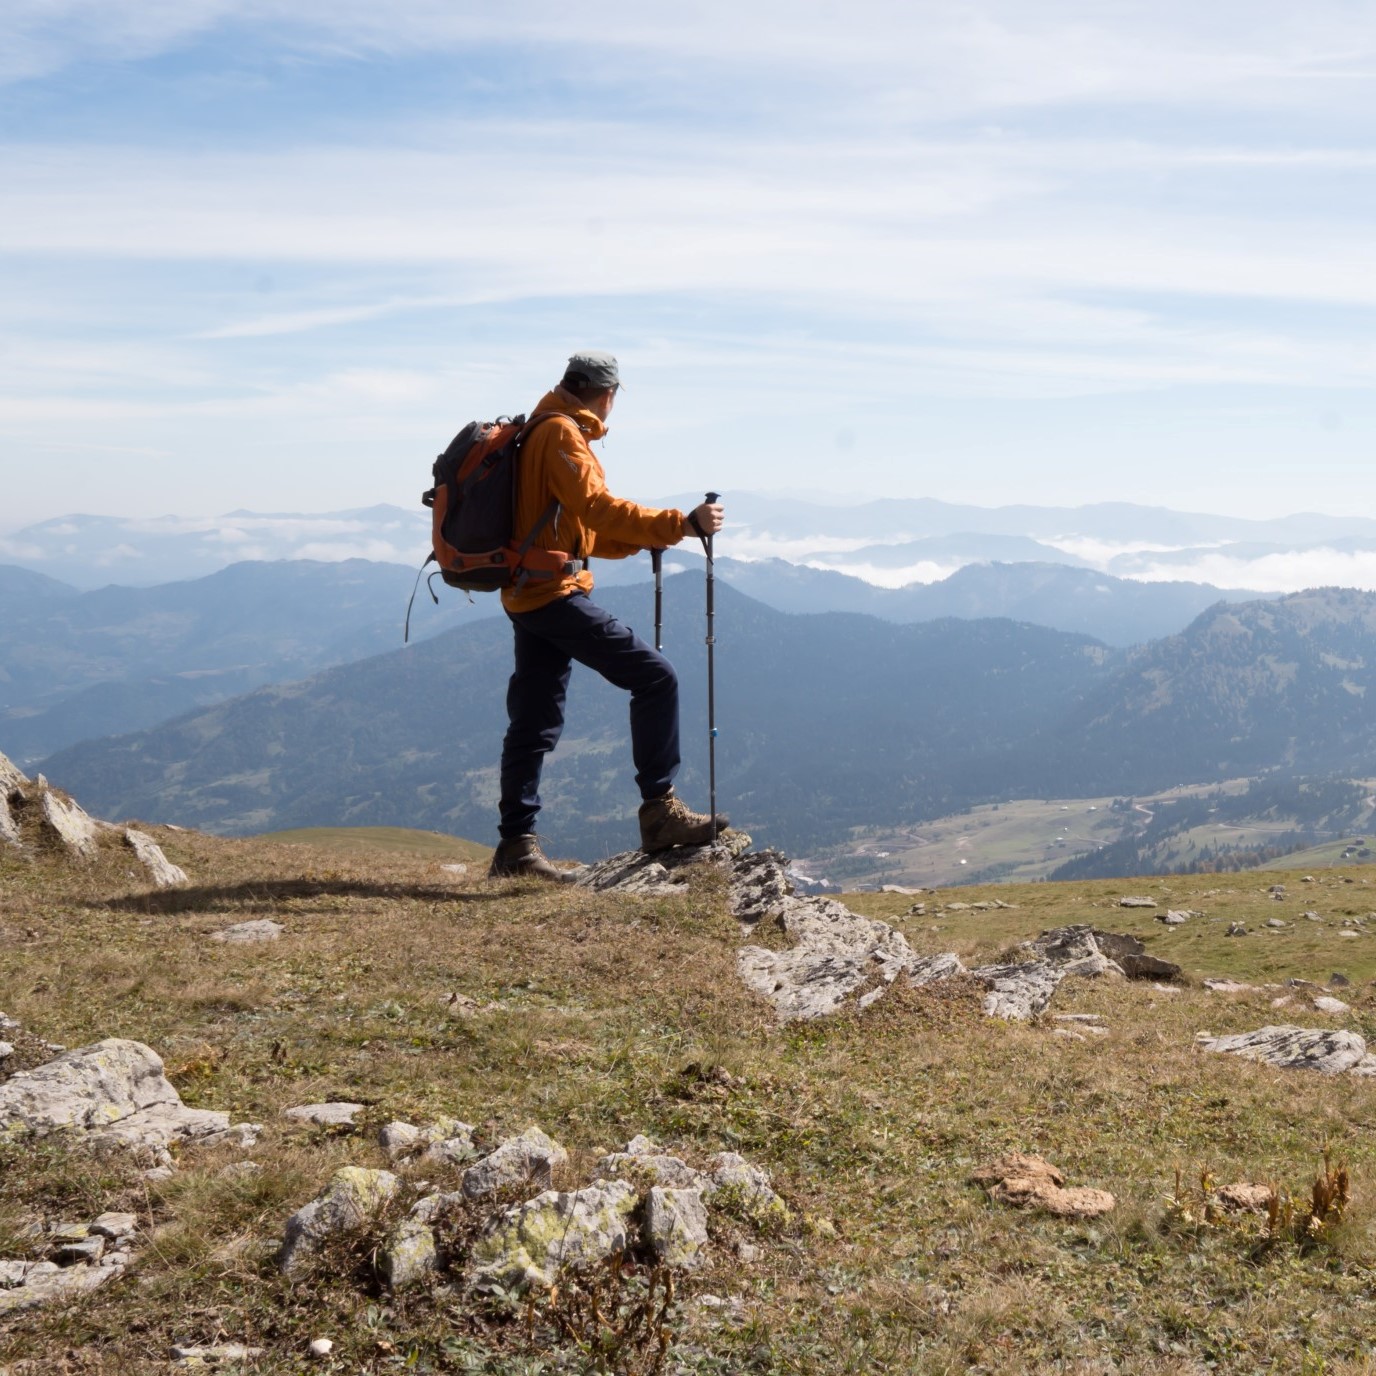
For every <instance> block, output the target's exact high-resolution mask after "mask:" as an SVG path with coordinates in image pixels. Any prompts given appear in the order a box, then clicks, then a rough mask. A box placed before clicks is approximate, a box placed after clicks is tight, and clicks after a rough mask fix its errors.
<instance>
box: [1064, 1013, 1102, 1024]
mask: <svg viewBox="0 0 1376 1376" xmlns="http://www.w3.org/2000/svg"><path fill="white" fill-rule="evenodd" d="M1103 1020H1104V1015H1103V1014H1102V1013H1055V1014H1053V1015H1052V1021H1053V1022H1103Z"/></svg>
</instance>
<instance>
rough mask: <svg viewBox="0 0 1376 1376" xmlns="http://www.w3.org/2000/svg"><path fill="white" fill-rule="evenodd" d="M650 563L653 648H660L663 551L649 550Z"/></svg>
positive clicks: (662, 614) (662, 604)
mask: <svg viewBox="0 0 1376 1376" xmlns="http://www.w3.org/2000/svg"><path fill="white" fill-rule="evenodd" d="M650 565H651V567H652V568H653V569H654V571H655V649H656V650H662V649H663V648H664V646H663V645H662V644H661V643H660V636H661V633H662V632H663V630H664V551H663V550H662V549H652V550H651V551H650Z"/></svg>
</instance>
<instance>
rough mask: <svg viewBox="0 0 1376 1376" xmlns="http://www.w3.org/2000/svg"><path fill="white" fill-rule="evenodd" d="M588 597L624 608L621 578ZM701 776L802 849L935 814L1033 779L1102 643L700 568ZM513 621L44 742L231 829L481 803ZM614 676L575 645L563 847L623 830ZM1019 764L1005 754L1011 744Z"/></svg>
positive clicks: (489, 810) (675, 602) (118, 784)
mask: <svg viewBox="0 0 1376 1376" xmlns="http://www.w3.org/2000/svg"><path fill="white" fill-rule="evenodd" d="M702 594H703V586H702V580H701V578H698V577H694V576H691V575H680V576H678V577H675V578H671V579H669V580H668V586H667V588H666V598H665V602H666V625H665V644H666V648H667V649H668V650H669V652H670V653H671V655H672V656H673V658H674V660H675V663H676V664H677V665H678V666H679V668H680V673H681V677H682V684H683V698H684V714H683V719H684V744H685V760H686V768H685V771H684V774H683V776H682V778H681V785H682V790H683V791H684V793H685V794H686V795H687V796H688V797H690V798H691V799H692V800H693V801H695V802H697V803H698V804H702V803H703V802H705V793H706V784H705V777H704V776H705V770H706V763H707V761H706V753H707V751H706V721H705V715H706V713H705V689H706V683H705V659H704V655H705V651H704V648H703V639H704V632H705V627H704V621H703V601H702ZM605 601H606V602H607V604H608V605H609V606H611V607H613V608H615V609H624V611H623V614H624V615H625V616H626V619H628V620H629V621H630V622H631V624H633V625H635V626H637V627H638V628H640V629H641V630H642V632H648V631H649V624H648V623H649V621H650V619H651V615H650V607H649V605H648V602H647V599H646V598H645V597H644V595H643V590H640V589H624V590H618V589H612V590H610V591H609V592H608V593H607V594H606V595H605ZM717 640H718V645H717V721H718V726H719V730H720V737H719V743H718V757H717V760H718V778H719V783H720V796H721V799H722V801H723V802H724V803H728V802H729V804H730V806H731V808H732V811H733V813H734V814H735V816H736V820H737V821H738V822H739V823H741V824H743V825H745V826H746V827H747V828H748V829H749V830H750V831H751V832H752V834H753V835H755V836H756V839H757V840H758V841H760V842H761V843H762V844H764V843H770V844H782V845H785V846H789V847H792V848H795V849H798V850H802V849H806V848H807V847H809V846H811V845H813V844H816V843H818V842H820V841H822V840H824V839H831V838H834V837H836V836H838V835H840V834H843V833H844V832H846V830H847V829H848V828H850V827H854V826H860V825H863V824H865V823H867V822H870V821H873V820H875V816H876V813H877V812H882V813H883V814H884V815H886V816H913V817H918V816H935V815H941V814H943V813H946V812H950V811H953V810H955V809H956V808H959V807H961V806H964V805H965V804H967V803H968V802H969V801H971V800H973V799H974V798H978V797H984V796H987V795H989V794H990V793H997V792H1001V791H1008V790H1014V791H1016V790H1018V789H1027V788H1031V787H1033V786H1034V779H1035V777H1036V775H1035V767H1034V766H1035V764H1036V762H1037V760H1038V758H1039V757H1038V756H1037V754H1036V751H1035V750H1032V749H1031V748H1030V747H1032V746H1033V745H1034V744H1035V743H1036V742H1038V741H1039V740H1041V739H1042V738H1043V737H1044V736H1045V734H1046V733H1047V731H1048V723H1055V722H1058V721H1059V720H1061V719H1062V718H1063V717H1064V715H1065V713H1066V712H1067V711H1068V710H1069V709H1070V708H1071V707H1073V705H1074V704H1075V703H1076V702H1078V701H1080V700H1081V699H1083V698H1084V697H1085V696H1086V695H1087V694H1088V693H1089V692H1090V691H1091V690H1092V689H1093V688H1094V687H1095V686H1096V685H1098V684H1099V683H1101V682H1102V681H1103V679H1104V678H1105V676H1106V675H1107V673H1108V672H1109V668H1110V666H1111V665H1112V664H1113V663H1114V662H1115V657H1114V655H1113V653H1112V652H1110V651H1108V650H1106V649H1105V648H1104V647H1102V646H1100V645H1098V644H1096V643H1095V642H1093V641H1091V640H1089V639H1088V638H1086V637H1083V636H1074V635H1067V634H1064V633H1062V632H1057V631H1050V630H1045V629H1042V628H1039V627H1033V626H1026V625H1019V624H1017V623H1014V622H1010V621H1003V620H986V621H956V620H947V621H939V622H932V623H928V624H923V625H907V626H901V625H894V624H891V623H886V622H882V621H878V620H875V619H873V618H870V617H862V616H853V615H846V614H841V613H830V614H825V615H816V616H789V615H786V614H784V613H780V612H776V611H774V610H772V609H771V608H768V607H766V606H763V605H762V604H761V603H758V602H756V601H754V600H752V599H750V598H748V597H745V596H743V595H741V594H739V593H737V592H735V591H733V590H732V589H731V588H729V587H728V586H726V585H725V584H719V585H718V588H717ZM509 673H510V631H509V628H508V627H507V626H506V625H505V623H503V622H499V621H496V620H484V621H479V622H475V623H473V624H471V625H469V626H466V627H463V628H461V629H457V630H454V631H450V632H446V633H444V634H443V635H440V636H438V637H436V638H434V639H432V640H430V641H428V642H426V643H425V644H421V645H415V646H412V647H411V648H410V649H409V650H407V651H405V652H400V653H398V652H394V653H391V654H387V655H381V656H378V657H376V658H373V659H369V660H365V661H362V662H360V663H355V664H350V665H345V666H342V667H339V668H336V669H331V670H329V671H327V672H325V673H323V674H320V675H318V676H316V677H315V678H313V679H310V680H308V681H306V682H304V683H296V684H291V685H286V686H277V687H271V688H263V689H259V690H257V691H256V692H253V693H251V694H249V695H247V696H245V697H240V698H236V699H234V700H233V701H231V702H226V703H222V704H220V705H218V706H216V707H212V708H210V709H209V710H207V711H204V712H200V713H196V714H193V715H190V716H186V717H182V718H180V719H178V720H177V721H174V722H170V723H165V724H164V725H162V726H160V727H157V728H155V729H153V730H151V731H146V732H142V733H139V734H136V735H131V736H126V737H122V738H119V739H115V740H105V741H97V742H89V743H87V744H85V745H81V746H76V747H74V748H72V749H70V750H67V751H64V752H62V753H60V754H57V755H55V756H53V757H52V758H51V759H49V760H47V761H45V762H44V763H43V768H44V770H45V771H46V772H47V773H48V774H49V776H50V777H52V778H54V779H55V780H58V781H60V782H61V783H62V785H63V786H64V787H67V788H70V789H72V790H73V791H74V792H75V793H76V795H77V796H78V797H79V798H81V799H82V801H83V803H84V804H85V805H87V806H88V807H91V808H93V809H94V810H95V811H97V812H99V813H102V814H104V815H109V816H127V815H133V816H139V817H143V818H145V819H147V820H154V819H160V820H168V821H176V822H179V823H182V824H185V825H192V826H200V827H207V828H210V829H212V830H220V831H230V832H245V831H257V830H264V829H271V828H283V827H295V826H316V825H327V824H338V823H351V824H365V823H366V824H383V823H389V824H396V825H405V826H418V827H429V828H434V829H437V830H444V831H452V832H455V833H457V834H460V835H469V836H479V837H481V836H485V835H488V834H489V833H490V832H491V831H492V830H493V827H494V813H495V794H496V761H497V755H498V750H499V745H500V740H501V735H502V731H503V729H504V726H505V711H504V693H505V685H506V679H507V677H508V675H509ZM625 712H626V704H625V699H624V697H623V696H622V695H621V694H619V693H616V692H615V691H614V690H612V689H609V688H607V687H606V686H605V685H604V684H602V682H601V680H600V679H598V678H597V677H596V676H595V675H592V674H589V673H587V672H585V671H583V670H580V669H575V672H574V681H573V689H572V695H571V702H570V710H569V719H568V726H567V730H566V735H565V741H564V743H563V744H562V745H561V747H560V750H559V752H558V753H557V754H556V755H555V757H554V758H553V760H552V761H551V765H550V768H549V771H548V787H547V790H546V797H547V800H548V804H549V806H548V809H547V813H546V816H545V818H544V819H543V821H544V829H545V830H546V831H547V832H548V833H549V835H550V836H551V838H553V843H554V847H555V849H556V850H559V851H562V852H563V853H577V854H582V855H594V854H599V853H602V852H603V851H607V850H615V849H619V848H621V847H623V846H624V845H626V844H627V842H628V841H630V840H632V839H633V837H634V808H635V805H636V803H637V801H638V800H637V798H636V797H635V792H634V787H633V785H632V782H631V764H630V758H629V751H628V748H627V745H626V742H625V734H626V727H625ZM1015 759H1016V760H1019V761H1021V763H1020V764H1018V765H1017V767H1018V768H1020V769H1022V770H1024V773H1022V774H1020V775H1015V774H1014V773H1010V764H1009V763H1008V762H1009V761H1013V760H1015Z"/></svg>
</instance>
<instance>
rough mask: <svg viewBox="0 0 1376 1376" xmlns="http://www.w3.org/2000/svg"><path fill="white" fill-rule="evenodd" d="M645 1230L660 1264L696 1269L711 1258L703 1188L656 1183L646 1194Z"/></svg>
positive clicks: (648, 1242) (645, 1235) (643, 1228)
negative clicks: (685, 1187) (696, 1188)
mask: <svg viewBox="0 0 1376 1376" xmlns="http://www.w3.org/2000/svg"><path fill="white" fill-rule="evenodd" d="M642 1231H643V1233H644V1237H645V1242H646V1245H647V1246H648V1247H649V1249H650V1251H651V1253H652V1254H653V1256H654V1258H655V1260H656V1261H657V1262H659V1263H660V1265H662V1266H670V1267H673V1268H674V1269H675V1270H685V1271H688V1270H695V1269H696V1268H697V1267H699V1266H701V1265H702V1264H703V1262H704V1261H705V1260H706V1259H707V1208H706V1206H705V1205H704V1204H703V1202H702V1191H701V1190H692V1189H670V1188H667V1187H665V1186H662V1185H655V1186H653V1187H652V1188H651V1190H650V1192H649V1194H648V1195H647V1196H646V1197H645V1213H644V1222H643V1224H642Z"/></svg>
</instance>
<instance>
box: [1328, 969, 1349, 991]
mask: <svg viewBox="0 0 1376 1376" xmlns="http://www.w3.org/2000/svg"><path fill="white" fill-rule="evenodd" d="M1328 982H1329V984H1331V985H1332V986H1333V988H1334V989H1345V988H1346V987H1347V986H1348V985H1350V984H1351V983H1352V981H1351V980H1350V979H1348V977H1347V976H1346V975H1344V974H1340V973H1339V972H1338V971H1337V970H1335V971H1334V972H1333V973H1332V974H1331V975H1329V977H1328Z"/></svg>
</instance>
